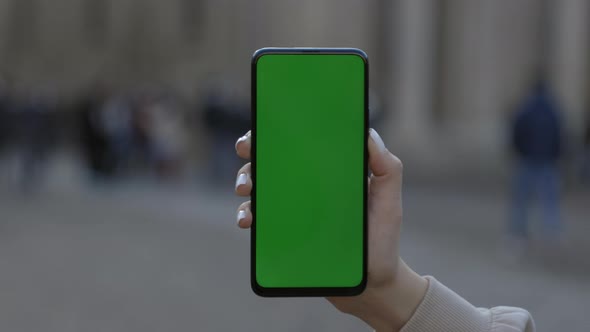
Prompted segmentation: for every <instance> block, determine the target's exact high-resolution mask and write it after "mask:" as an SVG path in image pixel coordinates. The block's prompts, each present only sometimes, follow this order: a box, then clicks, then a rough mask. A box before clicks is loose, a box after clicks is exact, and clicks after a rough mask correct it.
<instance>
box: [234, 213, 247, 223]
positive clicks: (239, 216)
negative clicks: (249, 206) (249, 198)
mask: <svg viewBox="0 0 590 332" xmlns="http://www.w3.org/2000/svg"><path fill="white" fill-rule="evenodd" d="M244 218H246V210H240V211H238V218H237V221H236V223H237V224H238V225H239V224H240V220H242V219H244Z"/></svg>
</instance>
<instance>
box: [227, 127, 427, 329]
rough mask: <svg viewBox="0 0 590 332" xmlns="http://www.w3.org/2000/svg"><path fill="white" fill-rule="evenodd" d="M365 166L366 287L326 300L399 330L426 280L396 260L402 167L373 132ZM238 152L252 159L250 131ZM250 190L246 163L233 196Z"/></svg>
mask: <svg viewBox="0 0 590 332" xmlns="http://www.w3.org/2000/svg"><path fill="white" fill-rule="evenodd" d="M368 145H369V168H370V169H371V172H372V175H371V177H370V179H369V197H368V213H369V224H368V228H369V234H368V238H369V255H368V256H369V261H368V275H367V278H368V279H367V288H366V289H365V291H364V292H363V293H362V294H361V295H358V296H352V297H329V298H327V299H328V301H330V302H331V303H332V304H333V305H334V306H335V307H336V308H338V310H340V311H342V312H345V313H348V314H351V315H354V316H356V317H358V318H360V319H362V320H364V321H365V322H366V323H367V324H369V325H371V326H372V327H373V328H374V329H375V330H377V331H397V330H399V329H401V328H402V327H403V325H404V324H405V323H406V322H407V321H408V320H409V319H410V317H411V316H412V314H413V312H414V310H415V309H416V307H417V306H418V305H419V304H420V302H421V301H422V298H423V297H424V294H425V293H426V289H427V288H428V281H427V280H426V279H425V278H422V277H420V276H419V275H417V274H416V273H415V272H414V271H412V270H411V269H410V268H409V267H408V266H407V265H406V264H405V263H404V262H403V261H402V260H401V258H400V257H399V236H400V229H401V223H402V191H401V189H402V163H401V161H400V160H399V159H398V158H397V157H396V156H394V155H393V154H392V153H391V152H389V151H388V150H387V148H386V147H385V144H384V143H383V140H382V139H381V137H379V135H378V134H377V132H376V131H375V130H373V129H371V130H370V137H369V140H368ZM236 151H237V153H238V155H239V156H240V157H242V158H244V159H250V132H248V133H246V135H244V136H242V137H241V138H240V139H238V141H237V142H236ZM251 190H252V181H251V179H250V163H247V164H246V165H244V166H243V167H242V168H241V169H240V170H239V171H238V177H237V180H236V193H237V194H238V195H240V196H249V195H250V191H251ZM237 222H238V226H239V227H241V228H249V227H250V226H251V225H252V213H251V212H250V201H247V202H244V203H242V204H241V205H240V207H239V208H238V215H237Z"/></svg>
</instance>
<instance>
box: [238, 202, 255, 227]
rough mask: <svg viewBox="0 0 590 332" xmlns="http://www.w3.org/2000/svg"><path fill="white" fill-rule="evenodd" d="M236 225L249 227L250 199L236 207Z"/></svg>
mask: <svg viewBox="0 0 590 332" xmlns="http://www.w3.org/2000/svg"><path fill="white" fill-rule="evenodd" d="M236 222H237V223H238V227H240V228H250V226H252V212H251V211H250V201H247V202H244V203H242V204H241V205H240V207H239V208H238V213H237V219H236Z"/></svg>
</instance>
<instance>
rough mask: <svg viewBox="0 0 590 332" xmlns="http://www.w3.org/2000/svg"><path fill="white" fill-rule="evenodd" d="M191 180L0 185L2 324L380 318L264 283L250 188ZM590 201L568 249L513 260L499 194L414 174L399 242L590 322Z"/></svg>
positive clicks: (452, 279) (475, 290) (291, 324)
mask: <svg viewBox="0 0 590 332" xmlns="http://www.w3.org/2000/svg"><path fill="white" fill-rule="evenodd" d="M194 187H198V185H195V186H193V187H192V188H189V189H187V188H179V187H158V188H155V187H153V186H150V185H147V184H121V185H114V186H102V187H99V188H92V189H90V188H89V187H87V186H85V185H72V186H65V187H63V188H62V187H56V188H52V187H51V186H50V187H49V188H46V189H44V190H42V191H41V192H40V193H38V194H36V195H33V196H29V197H26V198H25V197H23V196H21V195H20V194H18V193H16V192H15V191H14V190H12V189H10V188H8V187H6V186H4V187H0V271H1V273H0V331H11V332H20V331H46V332H51V331H55V332H70V331H72V332H73V331H86V332H95V331H96V332H98V331H109V332H116V331H125V332H133V331H138V332H139V331H141V332H149V331H158V332H160V331H237V330H239V331H368V330H369V329H368V328H367V327H366V326H364V324H362V323H361V322H360V321H358V320H356V319H355V318H353V317H348V316H345V315H342V314H339V313H337V312H336V311H335V310H334V309H333V308H332V307H331V305H330V304H329V303H327V302H326V301H325V300H323V299H262V298H258V297H256V296H255V295H254V294H253V293H252V292H251V291H250V288H249V236H248V235H249V233H248V232H247V231H243V230H239V229H238V228H237V227H236V226H235V215H234V211H235V208H236V206H237V204H238V203H239V202H240V200H239V199H238V198H235V197H233V196H232V194H231V193H230V192H219V191H218V192H214V193H211V192H207V191H206V190H197V189H195V188H194ZM584 201H586V202H587V201H588V200H584V198H583V197H582V198H580V197H576V198H572V199H571V200H568V201H566V208H565V210H566V219H567V220H568V221H569V222H570V223H569V227H568V230H567V233H566V238H567V241H566V242H567V245H566V247H565V248H564V249H563V250H562V251H560V252H559V253H556V254H550V255H547V254H543V251H542V250H541V249H542V247H543V246H541V245H538V246H537V247H538V249H539V250H537V249H534V250H533V252H532V253H531V254H530V259H528V260H527V261H526V262H524V263H516V264H514V263H507V262H505V260H504V259H503V257H505V256H503V255H502V254H501V252H500V251H499V250H498V244H499V239H500V237H501V229H502V228H501V227H502V222H503V220H504V219H505V218H504V217H505V215H506V211H505V204H504V203H505V202H504V199H503V197H502V196H499V195H497V194H489V195H486V194H483V193H468V192H465V193H450V194H449V193H444V194H443V193H442V192H441V191H440V190H427V189H424V188H421V189H420V188H409V189H408V190H407V195H406V197H405V206H406V209H405V223H406V224H405V226H404V234H403V243H402V252H403V254H404V257H405V259H406V260H407V261H408V263H409V264H410V265H411V266H413V267H414V268H415V269H416V270H417V271H418V272H420V273H424V274H432V275H434V276H436V277H437V278H438V279H439V280H441V281H442V282H444V283H445V284H447V285H448V286H450V287H451V288H453V289H454V290H456V291H458V292H459V293H461V294H462V295H464V296H465V297H466V298H467V299H468V300H470V301H472V302H473V303H474V304H476V305H478V306H492V305H502V304H505V305H515V306H524V307H526V308H528V309H529V310H530V311H531V312H532V313H533V315H534V317H535V319H536V322H537V325H538V329H539V331H587V330H588V323H587V317H586V316H587V314H588V308H589V307H590V268H589V262H588V259H587V255H585V254H584V253H588V252H590V251H589V250H587V249H588V248H589V247H588V246H587V243H586V242H587V241H584V240H585V237H586V234H590V218H588V215H590V214H589V212H590V210H588V207H587V206H586V204H585V203H584ZM537 247H535V248H537ZM584 260H586V261H584Z"/></svg>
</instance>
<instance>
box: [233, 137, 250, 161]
mask: <svg viewBox="0 0 590 332" xmlns="http://www.w3.org/2000/svg"><path fill="white" fill-rule="evenodd" d="M251 136H252V135H251V132H250V130H248V132H247V133H246V134H245V135H244V136H242V137H240V138H238V141H237V142H236V152H237V153H238V156H240V158H244V159H250V145H251V144H250V142H251Z"/></svg>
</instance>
